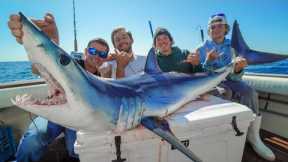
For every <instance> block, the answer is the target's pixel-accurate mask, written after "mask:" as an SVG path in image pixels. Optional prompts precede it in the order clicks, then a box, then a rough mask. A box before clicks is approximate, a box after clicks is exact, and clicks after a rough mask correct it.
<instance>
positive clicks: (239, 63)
mask: <svg viewBox="0 0 288 162" xmlns="http://www.w3.org/2000/svg"><path fill="white" fill-rule="evenodd" d="M247 65H248V63H247V60H246V59H245V58H243V57H236V61H235V67H234V71H235V72H236V73H238V72H240V71H241V70H242V69H243V68H245V67H246V66H247Z"/></svg>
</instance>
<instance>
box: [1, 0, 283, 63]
mask: <svg viewBox="0 0 288 162" xmlns="http://www.w3.org/2000/svg"><path fill="white" fill-rule="evenodd" d="M75 1H76V12H77V13H76V14H77V15H76V18H77V27H78V46H79V50H80V51H82V50H83V48H84V47H85V46H86V44H87V42H88V41H89V40H90V39H92V38H95V37H102V38H104V39H106V40H107V41H108V42H109V44H110V45H111V48H112V44H111V38H110V34H111V31H112V30H113V28H115V27H119V26H124V27H126V28H127V29H128V30H130V31H131V32H132V34H133V36H134V46H133V49H134V51H135V53H137V54H142V55H144V54H145V53H147V51H148V49H149V48H150V47H151V45H152V38H151V34H150V30H149V26H148V20H151V21H152V25H153V28H154V29H155V28H156V27H158V26H161V27H165V28H167V29H168V30H170V32H171V34H172V36H173V37H174V40H175V44H176V45H177V46H179V47H180V48H185V49H189V50H194V49H195V48H196V47H197V46H198V45H199V44H200V43H201V39H200V33H199V27H200V26H201V27H202V28H204V30H205V31H206V30H207V27H206V26H207V20H208V18H209V16H210V15H211V14H214V13H217V12H223V13H225V14H226V15H227V18H228V21H229V24H231V25H232V23H233V21H234V20H235V19H237V20H238V22H239V24H240V29H241V31H242V34H243V35H244V38H245V40H246V41H247V43H248V45H249V46H250V47H251V48H254V49H257V50H264V51H269V52H278V53H283V54H288V45H287V42H288V32H287V27H288V21H287V18H288V12H287V6H288V1H287V0H253V1H251V0H241V1H240V0H239V1H236V0H201V1H200V0H199V1H196V0H133V1H132V0H105V1H104V0H101V1H99V0H94V1H93V0H75ZM19 11H21V12H23V13H24V14H25V15H26V16H28V17H33V18H38V19H39V18H42V17H43V15H44V14H45V13H46V12H51V13H53V14H54V16H55V18H56V23H57V26H58V29H59V34H60V46H61V47H62V48H64V49H65V50H66V51H67V52H69V53H70V52H71V51H72V50H73V39H74V38H73V20H72V0H49V1H48V0H46V1H44V0H1V1H0V49H1V52H0V61H15V60H27V56H26V54H25V51H24V49H23V47H22V46H20V45H19V44H17V43H16V41H15V39H14V38H13V37H12V35H11V34H10V31H9V30H8V27H7V21H8V18H9V15H10V14H12V13H18V12H19ZM205 37H206V38H207V34H206V33H205ZM228 38H230V35H228Z"/></svg>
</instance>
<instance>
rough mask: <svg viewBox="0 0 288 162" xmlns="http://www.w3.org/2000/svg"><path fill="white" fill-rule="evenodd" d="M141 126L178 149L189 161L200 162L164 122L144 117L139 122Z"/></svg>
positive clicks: (155, 118)
mask: <svg viewBox="0 0 288 162" xmlns="http://www.w3.org/2000/svg"><path fill="white" fill-rule="evenodd" d="M141 124H142V125H143V126H144V127H145V128H147V129H149V130H150V131H152V132H153V133H155V134H157V135H158V136H160V137H161V138H163V139H164V140H166V141H167V142H168V143H170V144H171V145H172V146H173V147H175V148H176V149H178V150H179V151H180V152H182V153H183V154H184V155H186V156H187V157H188V158H189V159H191V160H192V161H194V162H201V161H202V160H200V158H198V157H197V156H196V155H195V154H194V153H193V152H192V151H191V150H189V149H188V148H186V147H185V146H184V145H183V144H182V143H181V142H180V140H179V139H178V138H177V137H175V136H174V135H173V133H172V131H171V130H170V127H169V124H168V122H167V121H166V120H161V119H159V118H157V117H145V118H143V119H142V120H141Z"/></svg>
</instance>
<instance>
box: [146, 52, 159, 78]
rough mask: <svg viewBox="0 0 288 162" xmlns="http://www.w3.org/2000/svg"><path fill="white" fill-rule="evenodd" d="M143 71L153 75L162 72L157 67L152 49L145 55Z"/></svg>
mask: <svg viewBox="0 0 288 162" xmlns="http://www.w3.org/2000/svg"><path fill="white" fill-rule="evenodd" d="M144 71H145V72H146V73H148V74H155V73H161V72H162V71H161V69H160V67H159V65H158V61H157V57H156V53H155V48H153V47H152V48H151V49H150V50H149V53H148V55H147V59H146V64H145V69H144Z"/></svg>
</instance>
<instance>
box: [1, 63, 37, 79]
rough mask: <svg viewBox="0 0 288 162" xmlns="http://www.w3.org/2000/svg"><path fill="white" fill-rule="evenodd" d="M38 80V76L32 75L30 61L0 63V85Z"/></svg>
mask: <svg viewBox="0 0 288 162" xmlns="http://www.w3.org/2000/svg"><path fill="white" fill-rule="evenodd" d="M37 78H39V77H38V76H37V75H34V74H32V72H31V63H30V62H28V61H17V62H0V84H1V83H8V82H14V81H19V80H33V79H37Z"/></svg>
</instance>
